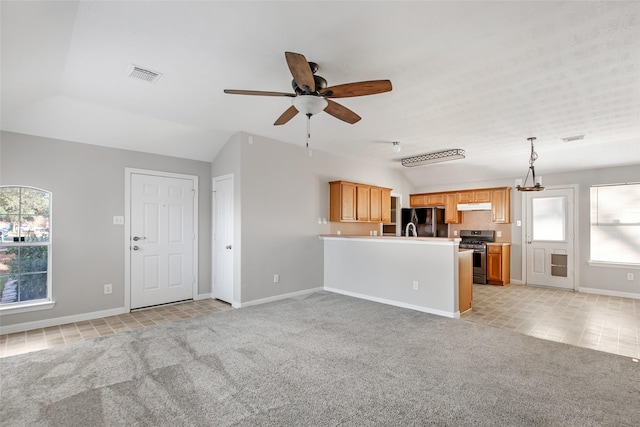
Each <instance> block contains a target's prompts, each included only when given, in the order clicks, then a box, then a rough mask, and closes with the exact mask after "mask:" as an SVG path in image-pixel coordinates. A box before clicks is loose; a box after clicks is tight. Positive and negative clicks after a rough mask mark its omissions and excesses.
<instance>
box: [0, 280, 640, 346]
mask: <svg viewBox="0 0 640 427" xmlns="http://www.w3.org/2000/svg"><path fill="white" fill-rule="evenodd" d="M231 309H232V307H231V306H230V305H229V304H227V303H224V302H222V301H219V300H213V299H206V300H199V301H190V302H184V303H179V304H173V305H168V306H162V307H156V308H151V309H146V310H140V311H134V312H132V313H127V314H121V315H118V316H111V317H105V318H102V319H95V320H90V321H85V322H77V323H70V324H66V325H61V326H53V327H49V328H44V329H35V330H32V331H26V332H17V333H13V334H6V335H0V357H7V356H12V355H16V354H22V353H27V352H30V351H36V350H41V349H45V348H50V347H56V346H59V345H64V344H68V343H72V342H76V341H82V340H90V339H94V338H98V337H103V336H108V335H114V334H117V333H121V332H126V331H133V330H136V329H140V328H144V327H146V326H153V325H159V324H162V323H167V322H173V321H177V320H181V319H187V318H190V317H197V316H202V315H205V314H210V313H216V312H221V311H226V310H231ZM461 318H462V319H463V320H465V321H470V322H476V323H482V324H485V325H490V326H495V327H497V328H501V329H508V330H512V331H515V332H519V333H522V334H526V335H531V336H534V337H538V338H543V339H547V340H551V341H559V342H564V343H567V344H571V345H576V346H579V347H586V348H591V349H595V350H600V351H604V352H608V353H615V354H620V355H622V356H629V357H634V358H640V300H634V299H630V298H619V297H609V296H603V295H594V294H585V293H580V292H572V291H565V290H560V289H551V288H541V287H534V286H523V285H510V286H504V287H502V286H491V285H473V309H471V310H470V311H467V312H466V313H463V314H462V316H461Z"/></svg>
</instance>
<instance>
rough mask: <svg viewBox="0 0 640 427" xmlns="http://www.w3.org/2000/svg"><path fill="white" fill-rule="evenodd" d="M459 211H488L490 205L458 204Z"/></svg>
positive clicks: (488, 203)
mask: <svg viewBox="0 0 640 427" xmlns="http://www.w3.org/2000/svg"><path fill="white" fill-rule="evenodd" d="M458 210H459V211H490V210H491V203H490V202H485V203H458Z"/></svg>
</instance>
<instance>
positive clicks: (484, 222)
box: [449, 211, 511, 243]
mask: <svg viewBox="0 0 640 427" xmlns="http://www.w3.org/2000/svg"><path fill="white" fill-rule="evenodd" d="M454 230H455V231H457V232H458V235H457V236H456V235H454ZM460 230H494V231H495V232H496V242H500V243H511V224H496V223H495V222H493V221H491V211H466V212H462V223H460V224H450V225H449V237H460ZM498 231H499V232H500V233H502V236H501V237H498V233H497V232H498Z"/></svg>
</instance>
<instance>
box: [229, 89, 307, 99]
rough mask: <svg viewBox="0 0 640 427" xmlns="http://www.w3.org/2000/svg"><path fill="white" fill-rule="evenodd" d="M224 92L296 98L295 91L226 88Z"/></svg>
mask: <svg viewBox="0 0 640 427" xmlns="http://www.w3.org/2000/svg"><path fill="white" fill-rule="evenodd" d="M224 93H230V94H232V95H260V96H289V97H292V98H294V97H295V96H296V94H295V93H286V92H265V91H262V90H236V89H225V90H224Z"/></svg>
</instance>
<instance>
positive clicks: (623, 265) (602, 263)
mask: <svg viewBox="0 0 640 427" xmlns="http://www.w3.org/2000/svg"><path fill="white" fill-rule="evenodd" d="M588 264H589V265H590V266H591V267H606V268H625V269H630V268H631V269H634V270H640V264H631V263H624V262H606V261H588Z"/></svg>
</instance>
